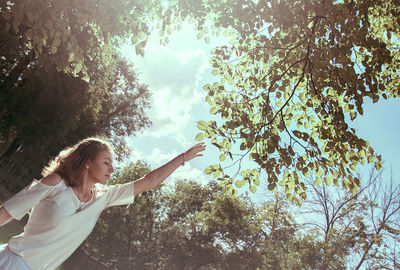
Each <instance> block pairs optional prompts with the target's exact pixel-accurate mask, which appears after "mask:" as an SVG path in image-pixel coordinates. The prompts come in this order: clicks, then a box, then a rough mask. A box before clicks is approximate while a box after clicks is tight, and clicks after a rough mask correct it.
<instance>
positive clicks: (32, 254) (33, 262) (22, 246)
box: [3, 180, 134, 270]
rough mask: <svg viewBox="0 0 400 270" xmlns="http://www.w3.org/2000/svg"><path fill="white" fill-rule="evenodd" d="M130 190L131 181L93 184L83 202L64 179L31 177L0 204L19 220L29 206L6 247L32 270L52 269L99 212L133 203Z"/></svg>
mask: <svg viewBox="0 0 400 270" xmlns="http://www.w3.org/2000/svg"><path fill="white" fill-rule="evenodd" d="M133 191H134V184H133V182H130V183H126V184H118V185H110V186H103V185H96V188H95V192H94V194H93V197H92V199H91V200H90V201H88V202H86V203H82V202H81V201H79V199H78V198H77V197H76V195H75V193H74V191H73V190H72V188H71V187H69V186H67V185H66V182H65V181H64V180H62V181H60V182H59V183H58V184H57V185H55V186H49V185H45V184H43V183H41V182H39V181H37V180H33V182H32V183H31V184H30V185H28V186H27V187H25V188H24V189H23V190H21V191H20V192H19V193H17V194H15V195H14V196H13V197H11V198H10V199H9V200H7V201H6V202H5V203H4V204H3V207H4V208H5V209H6V210H7V211H8V212H9V213H10V215H11V216H12V217H14V218H15V219H18V220H20V219H21V218H22V217H23V216H24V215H25V214H26V213H27V212H28V211H29V210H30V209H32V211H31V213H30V216H29V220H28V222H27V224H26V225H25V228H24V232H23V233H21V234H20V235H17V236H14V237H12V238H11V239H10V240H9V242H8V247H9V249H10V250H11V251H13V252H14V253H16V254H18V255H20V256H22V257H23V258H24V260H25V261H26V262H27V263H28V264H29V265H30V266H31V267H32V268H33V269H35V270H52V269H55V268H56V267H58V266H59V265H60V264H61V263H62V262H64V261H65V260H66V259H67V258H68V257H69V256H70V255H71V254H72V253H73V252H74V251H75V249H76V248H78V247H79V245H80V244H81V243H82V242H83V241H84V240H85V239H86V237H87V236H88V235H89V234H90V232H91V231H92V230H93V228H94V226H95V224H96V222H97V220H98V218H99V216H100V214H101V212H102V211H103V210H104V209H105V208H107V207H109V206H114V205H123V204H129V203H132V202H133V200H134V196H133Z"/></svg>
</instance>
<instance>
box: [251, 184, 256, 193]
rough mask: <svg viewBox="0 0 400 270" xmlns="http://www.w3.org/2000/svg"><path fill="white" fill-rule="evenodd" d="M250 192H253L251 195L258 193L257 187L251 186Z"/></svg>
mask: <svg viewBox="0 0 400 270" xmlns="http://www.w3.org/2000/svg"><path fill="white" fill-rule="evenodd" d="M249 189H250V191H251V193H256V191H257V187H256V186H250V188H249Z"/></svg>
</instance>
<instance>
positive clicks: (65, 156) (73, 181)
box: [42, 137, 113, 187]
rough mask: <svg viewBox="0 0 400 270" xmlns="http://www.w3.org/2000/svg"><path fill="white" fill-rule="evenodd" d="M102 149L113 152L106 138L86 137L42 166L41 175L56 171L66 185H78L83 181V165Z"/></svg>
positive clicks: (92, 159) (93, 158)
mask: <svg viewBox="0 0 400 270" xmlns="http://www.w3.org/2000/svg"><path fill="white" fill-rule="evenodd" d="M103 150H109V151H110V152H113V149H112V147H111V145H110V143H109V142H107V141H106V140H104V139H102V138H99V137H90V138H86V139H84V140H82V141H80V142H78V143H77V144H75V145H73V146H71V147H67V148H65V149H64V150H62V151H61V152H60V153H59V154H58V156H57V157H55V158H54V159H52V160H51V161H50V162H49V164H48V165H47V166H46V167H44V168H43V170H42V176H43V177H45V176H47V175H49V174H52V173H58V174H59V175H60V176H61V177H62V178H63V179H64V180H65V181H66V183H67V185H68V186H72V187H74V186H79V185H81V184H82V181H83V175H84V171H85V166H86V165H87V163H88V162H92V161H94V160H95V159H96V157H97V155H98V154H99V153H100V152H101V151H103Z"/></svg>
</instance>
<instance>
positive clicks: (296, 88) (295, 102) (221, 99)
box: [179, 0, 400, 204]
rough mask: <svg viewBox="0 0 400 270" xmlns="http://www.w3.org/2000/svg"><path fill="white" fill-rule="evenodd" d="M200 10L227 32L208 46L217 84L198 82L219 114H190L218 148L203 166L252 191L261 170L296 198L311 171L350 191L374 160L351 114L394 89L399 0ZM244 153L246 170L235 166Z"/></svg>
mask: <svg viewBox="0 0 400 270" xmlns="http://www.w3.org/2000/svg"><path fill="white" fill-rule="evenodd" d="M179 2H181V1H179ZM182 2H183V3H186V1H182ZM202 8H203V10H207V11H210V12H211V13H213V16H214V17H213V18H212V19H211V21H212V26H213V29H214V32H216V33H218V32H219V33H222V34H223V35H225V36H226V37H229V38H230V39H231V41H230V44H229V45H226V46H221V47H218V48H215V49H214V50H213V51H212V53H213V57H212V59H211V64H212V66H213V68H214V69H213V71H212V73H213V74H214V75H215V76H216V82H215V83H211V84H207V85H205V86H204V89H205V90H206V91H207V96H206V101H207V102H208V103H209V104H210V107H211V109H210V113H211V114H215V115H217V116H218V117H219V118H220V119H221V120H220V121H214V120H212V121H200V122H198V128H199V129H200V130H201V132H200V133H199V134H198V136H197V137H196V138H197V139H198V140H203V139H204V138H206V139H209V140H210V141H211V143H212V144H213V145H215V146H216V147H217V148H218V149H219V151H220V153H221V155H220V157H219V159H220V162H221V163H219V164H214V165H211V166H209V167H208V168H207V169H206V173H208V174H212V175H213V176H214V177H215V178H217V179H218V180H220V181H221V182H222V183H223V184H224V185H226V186H228V187H230V188H231V189H232V187H235V186H236V187H242V186H243V185H245V184H246V183H247V184H248V185H249V186H250V190H251V191H255V187H256V186H257V185H259V184H260V177H261V178H264V179H266V181H267V183H268V188H269V189H270V190H275V189H276V188H277V187H278V188H279V187H282V189H283V190H285V192H286V193H287V196H288V199H289V200H296V201H297V203H299V204H301V200H304V199H306V186H305V184H304V179H306V178H307V177H309V176H310V175H315V176H316V178H315V183H314V184H316V185H320V184H321V183H322V182H325V183H327V184H331V183H333V184H335V185H337V186H339V187H342V188H344V189H347V190H351V191H352V192H356V190H357V188H358V187H359V186H360V183H359V181H360V180H359V179H358V178H357V177H356V176H354V175H355V172H356V170H357V168H359V166H360V165H362V164H367V163H371V164H373V165H374V166H375V167H376V168H377V169H379V168H381V166H382V160H381V156H380V155H379V154H377V153H375V151H374V150H373V148H372V147H371V146H370V144H369V142H368V141H366V140H365V139H363V138H360V137H359V136H358V135H357V132H356V130H355V129H353V128H351V127H350V126H349V121H351V120H354V119H355V118H357V117H358V116H359V115H362V114H363V104H364V102H365V100H366V99H371V100H372V101H373V102H377V101H378V100H379V99H381V98H384V99H387V98H397V97H398V96H399V82H400V80H399V79H400V78H399V72H398V70H399V64H400V54H399V42H398V41H399V37H400V30H399V29H400V28H399V26H400V24H399V23H400V20H399V18H400V16H399V15H400V9H399V5H398V1H369V0H360V1H346V0H344V1H314V0H307V1H295V0H291V1H280V0H272V1H263V0H260V1H251V0H249V1H246V0H240V1H218V2H213V3H211V2H209V1H202ZM211 17H212V16H211ZM200 28H201V27H200ZM227 157H228V158H230V159H231V161H232V162H231V163H232V164H231V165H230V166H224V164H226V162H225V163H223V161H225V160H226V158H227ZM244 158H246V159H248V160H250V163H252V164H254V165H255V166H252V167H253V169H249V166H243V167H246V168H244V169H242V166H241V165H242V162H243V160H244ZM233 165H236V168H237V170H232V168H231V167H232V166H233ZM226 168H230V169H229V170H227V169H226ZM250 168H251V166H250ZM232 192H234V190H232Z"/></svg>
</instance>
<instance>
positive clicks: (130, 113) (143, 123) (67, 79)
mask: <svg viewBox="0 0 400 270" xmlns="http://www.w3.org/2000/svg"><path fill="white" fill-rule="evenodd" d="M97 73H98V75H101V74H102V73H101V69H99V70H98V72H97ZM107 74H108V73H103V75H104V77H103V81H104V82H105V83H106V86H105V89H107V91H98V89H99V88H101V87H102V85H98V84H94V83H91V84H89V83H87V82H85V81H83V80H81V79H79V78H75V77H73V76H71V75H68V74H65V73H62V72H57V71H56V70H53V71H46V70H45V69H42V68H40V67H38V66H36V67H34V68H31V69H29V70H28V71H26V72H25V74H24V76H23V77H22V78H23V79H22V80H21V81H20V82H19V83H18V85H17V86H14V87H13V88H11V89H10V91H9V92H8V94H7V95H6V98H5V99H3V100H1V101H0V106H1V108H2V110H1V112H0V121H1V127H0V139H1V142H2V147H3V149H2V151H0V170H1V172H2V173H1V175H2V176H1V177H0V181H1V183H2V184H3V185H7V188H9V189H10V190H12V191H17V190H19V189H20V188H21V187H23V186H24V185H26V184H27V183H28V182H29V181H31V178H32V177H36V178H37V177H39V176H40V171H41V169H42V166H43V165H44V164H46V163H47V161H48V159H49V157H51V156H55V155H57V154H58V152H59V151H60V150H61V149H62V148H64V147H65V146H67V145H70V144H72V143H75V142H77V141H78V140H80V139H83V138H85V137H88V136H93V135H103V136H105V137H108V138H112V141H113V143H114V145H115V146H116V148H118V149H117V150H118V151H117V154H119V155H118V156H117V157H123V156H126V155H127V154H128V153H127V151H122V149H127V147H125V145H124V142H125V139H124V137H125V136H128V135H133V134H135V133H136V132H137V131H139V130H141V129H142V128H144V127H147V126H148V125H149V124H150V122H149V120H148V118H147V116H146V115H145V112H144V110H145V109H146V108H148V107H149V92H148V90H147V86H145V85H143V84H140V83H139V82H138V79H137V76H136V72H135V70H134V69H133V67H132V65H130V64H127V63H126V62H125V60H123V59H119V60H118V65H117V66H116V70H115V72H114V74H113V76H112V77H105V76H106V75H107Z"/></svg>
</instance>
